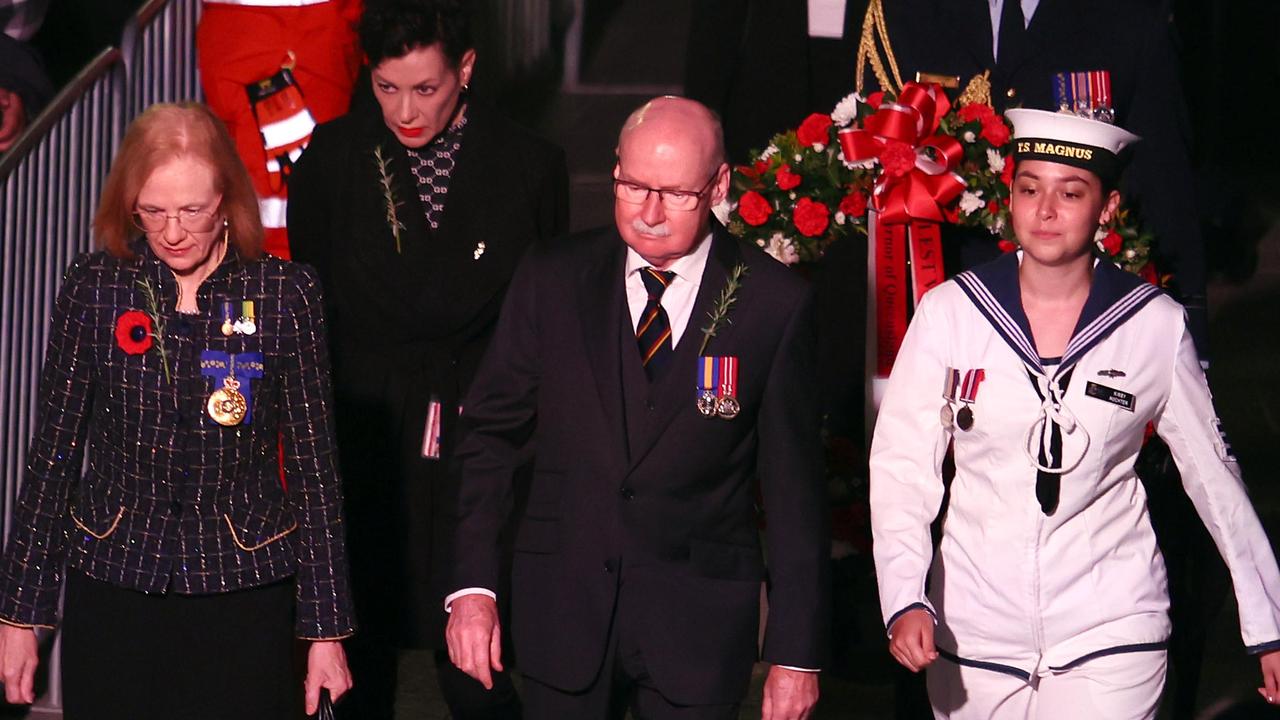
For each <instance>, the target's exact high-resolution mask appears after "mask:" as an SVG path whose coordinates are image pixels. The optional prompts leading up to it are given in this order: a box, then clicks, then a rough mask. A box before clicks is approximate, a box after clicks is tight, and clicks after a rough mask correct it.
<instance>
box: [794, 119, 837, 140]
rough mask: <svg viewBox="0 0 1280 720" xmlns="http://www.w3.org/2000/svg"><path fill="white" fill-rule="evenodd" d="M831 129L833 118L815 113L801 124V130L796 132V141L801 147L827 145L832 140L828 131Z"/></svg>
mask: <svg viewBox="0 0 1280 720" xmlns="http://www.w3.org/2000/svg"><path fill="white" fill-rule="evenodd" d="M830 128H831V116H830V115H823V114H822V113H814V114H812V115H810V116H809V117H807V118H805V119H804V122H802V123H800V127H799V129H797V130H796V139H797V140H799V141H800V144H801V145H804V146H806V147H807V146H809V145H817V144H819V143H821V144H823V145H826V144H827V141H828V140H830V139H831V136H830V135H829V134H828V132H827V131H828V130H829V129H830Z"/></svg>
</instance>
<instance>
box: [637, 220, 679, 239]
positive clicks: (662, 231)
mask: <svg viewBox="0 0 1280 720" xmlns="http://www.w3.org/2000/svg"><path fill="white" fill-rule="evenodd" d="M631 229H632V230H635V231H636V232H638V233H643V234H645V235H652V236H654V237H667V236H669V235H670V234H671V228H670V227H668V226H667V224H666V223H662V224H660V225H650V224H648V223H646V222H645V221H643V220H641V219H640V218H636V219H635V220H632V221H631Z"/></svg>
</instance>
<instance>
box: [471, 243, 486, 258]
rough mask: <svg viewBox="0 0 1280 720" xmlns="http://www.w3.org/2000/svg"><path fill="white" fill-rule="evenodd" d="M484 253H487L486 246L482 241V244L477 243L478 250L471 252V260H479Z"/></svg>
mask: <svg viewBox="0 0 1280 720" xmlns="http://www.w3.org/2000/svg"><path fill="white" fill-rule="evenodd" d="M484 251H485V244H484V241H483V240H481V241H480V242H478V243H476V249H475V250H472V251H471V259H472V260H479V259H480V256H481V255H483V254H484Z"/></svg>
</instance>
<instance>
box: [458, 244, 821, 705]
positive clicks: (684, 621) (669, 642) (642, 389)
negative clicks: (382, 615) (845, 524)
mask: <svg viewBox="0 0 1280 720" xmlns="http://www.w3.org/2000/svg"><path fill="white" fill-rule="evenodd" d="M713 242H714V245H713V247H712V252H711V255H710V257H709V259H708V261H707V266H706V270H705V272H704V274H703V277H702V283H701V286H700V288H699V291H698V296H697V300H696V304H695V306H694V309H693V314H692V315H691V317H690V321H689V326H688V329H687V330H686V332H685V334H684V336H683V337H682V338H681V340H680V343H679V345H678V346H677V347H676V349H675V357H674V358H673V360H672V363H671V365H670V366H669V367H668V369H667V371H666V375H665V376H664V377H663V378H662V379H660V380H659V381H657V382H655V383H654V384H653V385H652V386H650V385H649V384H648V383H647V382H646V380H645V378H644V374H643V370H642V369H641V368H640V364H639V352H638V350H637V348H636V344H635V335H634V330H633V328H632V326H631V318H630V315H629V314H628V311H627V308H626V300H625V295H624V278H623V272H624V263H625V246H624V244H623V242H622V240H621V238H620V237H619V236H618V234H617V232H616V231H615V230H613V229H612V228H610V229H606V230H597V231H593V232H590V233H584V234H581V235H578V236H574V237H571V238H569V239H568V240H567V241H565V242H561V243H558V244H554V245H540V246H536V247H535V248H534V250H533V251H532V252H531V253H530V254H529V255H528V257H527V258H526V259H525V260H524V262H523V263H522V264H521V266H520V268H519V269H518V270H517V272H516V276H515V278H514V280H513V281H512V286H511V290H510V292H509V293H508V296H507V303H506V305H505V307H504V308H503V313H502V317H501V319H500V321H499V325H498V330H497V332H496V333H495V334H494V339H493V343H492V345H491V346H490V349H489V352H488V353H487V354H486V356H485V360H484V362H483V364H482V365H481V368H480V371H479V373H478V375H477V377H476V381H475V383H474V384H473V385H472V389H471V392H470V393H469V395H468V398H467V402H466V407H465V411H464V414H463V423H464V426H465V428H466V431H467V433H468V434H467V435H466V436H465V437H464V439H463V441H462V444H461V446H460V448H459V451H458V454H457V457H456V461H457V467H458V471H459V473H460V475H461V480H460V484H459V488H460V493H461V495H460V499H459V503H458V508H459V518H458V531H457V533H456V545H457V549H456V551H457V554H458V557H459V562H458V565H457V566H456V568H455V572H454V575H453V583H452V589H453V590H458V589H461V588H465V587H485V588H496V587H497V585H496V583H497V582H498V579H499V575H500V573H499V553H498V551H497V546H496V543H495V538H496V534H497V532H498V530H499V528H500V527H501V525H502V522H503V518H504V516H505V514H506V512H507V508H508V506H509V502H510V500H509V499H510V495H511V489H510V488H511V476H512V472H513V470H514V469H515V468H516V467H517V466H519V465H520V464H521V463H522V462H523V461H524V460H525V458H526V457H527V455H528V453H532V457H533V463H534V472H533V482H532V486H531V488H530V491H529V500H528V509H527V512H525V514H524V516H523V517H522V518H521V519H520V522H519V527H518V530H517V535H516V540H515V551H516V552H515V560H514V570H513V572H512V579H511V583H512V599H511V602H512V619H511V627H510V631H511V633H512V636H513V638H514V641H515V648H516V655H517V656H518V657H519V659H520V666H521V669H522V670H523V671H524V672H525V673H527V674H528V675H530V676H532V677H534V678H537V679H538V680H539V681H542V682H544V683H547V684H550V685H552V686H554V687H558V688H562V689H565V690H570V691H573V690H581V689H583V688H586V687H587V686H588V685H589V684H590V683H591V682H592V681H593V680H594V679H595V677H596V675H597V672H598V671H599V668H600V664H601V661H602V658H603V656H604V652H605V644H606V640H607V638H608V635H609V628H610V620H611V617H612V616H613V612H614V607H615V602H616V601H617V598H618V595H619V592H620V587H621V588H622V589H624V590H625V592H627V593H631V595H629V596H628V602H627V603H626V606H627V607H630V608H635V611H634V612H635V613H636V616H635V617H634V618H631V619H629V620H628V621H627V622H628V623H629V626H630V627H635V628H638V629H637V635H638V636H639V639H640V643H641V645H642V651H643V652H644V654H645V658H646V661H647V664H648V667H649V670H650V672H651V673H652V676H653V679H654V682H655V683H656V684H657V686H658V688H659V689H660V690H661V692H662V693H663V695H664V696H665V697H667V698H668V699H670V700H672V701H673V702H677V703H687V704H705V703H728V702H738V701H739V700H740V699H741V698H742V696H743V694H744V693H745V691H746V688H747V684H748V681H749V679H750V671H751V664H752V663H753V662H754V661H755V660H756V658H757V646H756V643H757V637H758V625H759V593H760V582H761V581H762V580H766V579H767V581H768V582H769V611H770V615H769V622H768V629H767V633H766V635H765V641H764V652H763V657H764V659H765V660H767V661H769V662H772V663H778V664H783V665H791V666H798V667H809V668H820V667H822V665H823V663H824V662H825V659H826V642H827V628H828V624H829V618H828V614H829V598H828V588H827V573H828V563H829V560H828V554H829V540H828V533H827V518H826V515H827V513H826V510H825V502H826V496H825V487H824V483H823V474H822V465H821V463H822V458H821V449H820V442H819V432H818V425H819V417H818V410H817V407H818V404H817V403H818V398H817V383H816V378H815V376H814V374H815V368H814V365H815V360H814V335H813V325H812V318H811V314H812V307H811V298H810V295H809V291H808V290H807V288H806V287H805V284H804V282H803V281H802V280H801V279H800V278H799V277H798V276H797V275H796V274H794V273H793V272H792V271H791V270H788V269H787V268H786V267H784V266H783V265H781V264H779V263H777V262H776V261H774V260H773V259H772V258H770V257H768V256H767V255H765V254H764V253H762V252H761V251H759V250H758V249H756V248H754V247H751V246H749V245H746V244H745V243H742V242H741V241H739V240H737V239H735V238H733V237H731V236H729V235H728V234H727V233H725V232H723V230H717V231H716V233H715V236H714V241H713ZM738 263H744V264H745V265H746V266H747V267H748V268H749V274H748V275H747V277H746V279H745V281H744V283H743V285H742V287H741V288H740V290H739V291H738V293H737V298H738V299H737V305H736V306H735V307H734V309H733V311H732V315H731V319H732V324H730V325H726V326H724V327H722V328H721V329H720V330H719V332H718V334H717V335H716V336H715V338H714V339H712V340H711V342H710V344H709V345H708V347H707V351H706V352H707V354H708V355H734V356H737V357H738V359H739V362H740V377H739V398H740V399H741V401H742V407H743V409H742V413H741V415H739V416H738V417H737V418H736V419H733V420H722V419H709V418H705V417H703V416H701V415H700V414H699V413H698V412H697V410H696V408H695V402H694V401H695V395H696V393H695V387H696V378H695V367H696V361H697V358H698V346H699V344H700V343H701V340H702V337H701V336H702V333H701V332H700V328H701V327H703V326H704V325H705V324H706V318H707V313H708V311H709V310H710V308H711V307H712V304H713V302H714V300H715V298H716V297H717V296H718V295H719V294H720V292H721V289H722V288H723V287H724V285H725V282H726V279H727V276H728V273H729V271H730V269H731V268H733V267H735V266H736V265H737V264H738ZM757 482H758V485H759V489H760V492H761V497H762V498H763V501H764V511H765V513H766V515H767V519H768V522H767V530H766V532H765V540H766V542H767V545H768V552H769V564H768V569H767V570H766V566H765V564H764V562H763V560H762V553H761V547H760V535H759V531H758V525H757V513H756V509H755V500H756V495H755V489H756V486H757Z"/></svg>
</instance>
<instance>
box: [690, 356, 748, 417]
mask: <svg viewBox="0 0 1280 720" xmlns="http://www.w3.org/2000/svg"><path fill="white" fill-rule="evenodd" d="M696 402H697V408H698V412H699V413H700V414H701V415H702V416H703V417H708V418H713V417H719V418H723V419H725V420H732V419H734V418H735V417H737V416H738V414H739V413H740V412H742V404H741V403H740V402H738V358H737V357H734V356H732V355H724V356H714V355H708V356H704V357H701V358H698V392H697V395H696Z"/></svg>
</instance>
